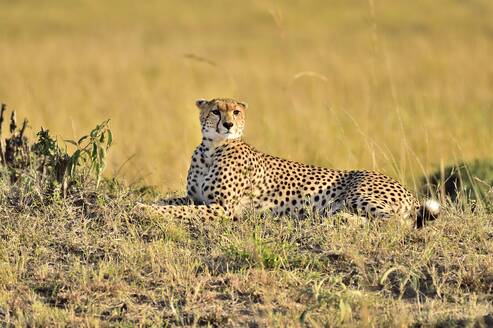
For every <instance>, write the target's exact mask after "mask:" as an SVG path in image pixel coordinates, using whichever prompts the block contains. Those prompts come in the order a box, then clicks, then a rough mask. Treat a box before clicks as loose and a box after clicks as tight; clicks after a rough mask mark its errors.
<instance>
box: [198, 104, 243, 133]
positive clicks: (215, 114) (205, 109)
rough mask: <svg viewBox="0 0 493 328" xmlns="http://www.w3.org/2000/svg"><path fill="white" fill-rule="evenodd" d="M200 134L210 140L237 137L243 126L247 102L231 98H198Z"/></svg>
mask: <svg viewBox="0 0 493 328" xmlns="http://www.w3.org/2000/svg"><path fill="white" fill-rule="evenodd" d="M196 105H197V107H198V108H199V109H200V125H201V126H202V135H203V136H204V137H205V138H210V139H212V140H225V139H237V138H240V137H241V135H242V134H243V128H244V127H245V110H246V108H247V104H245V103H244V102H240V101H236V100H233V99H220V98H217V99H212V100H204V99H199V100H197V101H196Z"/></svg>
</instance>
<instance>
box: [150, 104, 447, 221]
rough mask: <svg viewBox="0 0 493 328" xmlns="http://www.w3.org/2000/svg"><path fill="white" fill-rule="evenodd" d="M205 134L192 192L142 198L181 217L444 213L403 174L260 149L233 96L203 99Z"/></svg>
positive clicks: (191, 174)
mask: <svg viewBox="0 0 493 328" xmlns="http://www.w3.org/2000/svg"><path fill="white" fill-rule="evenodd" d="M196 104H197V107H198V108H199V109H200V122H201V127H202V135H203V139H202V142H201V143H200V145H198V147H197V148H196V149H195V152H194V154H193V156H192V161H191V164H190V169H189V171H188V178H187V196H186V197H184V198H176V199H167V200H163V201H161V202H160V204H155V205H141V207H143V208H150V209H152V210H155V211H158V212H159V213H161V214H163V215H171V216H174V217H177V218H185V217H189V216H199V217H201V218H203V219H213V218H216V217H218V216H230V217H235V218H239V217H241V216H242V215H243V214H244V213H245V212H246V211H248V210H254V211H260V212H271V213H273V214H275V215H287V216H292V217H304V216H306V215H307V214H308V213H317V214H320V215H323V216H328V215H332V214H334V213H337V212H339V211H341V210H345V211H348V212H350V213H354V214H357V215H361V216H365V217H369V218H383V219H386V218H390V217H392V216H401V217H409V216H413V217H415V218H416V217H418V225H419V218H421V219H422V220H423V221H422V222H424V220H425V219H427V218H434V217H436V215H437V214H438V207H437V206H436V203H433V204H432V205H430V204H431V203H429V202H428V203H429V204H428V203H426V204H428V205H426V206H425V205H423V206H420V204H419V203H418V201H417V200H416V198H415V197H414V196H413V195H412V194H411V193H410V192H409V191H407V190H406V189H405V188H404V187H403V186H402V185H401V184H400V183H398V182H397V181H396V180H394V179H392V178H390V177H388V176H385V175H383V174H380V173H377V172H371V171H360V170H335V169H329V168H324V167H317V166H313V165H307V164H303V163H299V162H294V161H288V160H285V159H281V158H278V157H275V156H271V155H268V154H264V153H262V152H259V151H257V150H256V149H254V148H253V147H252V146H250V145H249V144H247V143H245V142H244V141H243V140H242V139H241V136H242V134H243V129H244V126H245V111H246V108H247V105H246V104H245V103H242V102H238V101H236V100H233V99H213V100H210V101H207V100H198V101H197V103H196Z"/></svg>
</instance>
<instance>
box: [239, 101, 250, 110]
mask: <svg viewBox="0 0 493 328" xmlns="http://www.w3.org/2000/svg"><path fill="white" fill-rule="evenodd" d="M238 104H240V105H241V107H243V109H247V108H248V104H247V103H246V102H244V101H238Z"/></svg>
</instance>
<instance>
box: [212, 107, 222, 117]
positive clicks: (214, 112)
mask: <svg viewBox="0 0 493 328" xmlns="http://www.w3.org/2000/svg"><path fill="white" fill-rule="evenodd" d="M212 114H214V115H217V116H219V115H220V114H221V113H220V112H219V110H217V109H214V110H213V111H212Z"/></svg>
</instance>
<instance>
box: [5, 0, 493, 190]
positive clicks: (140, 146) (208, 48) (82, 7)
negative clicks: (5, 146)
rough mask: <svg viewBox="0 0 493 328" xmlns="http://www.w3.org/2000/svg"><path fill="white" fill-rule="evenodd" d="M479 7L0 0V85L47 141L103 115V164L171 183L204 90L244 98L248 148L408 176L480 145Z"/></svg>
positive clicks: (490, 40) (488, 8)
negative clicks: (106, 137) (106, 133)
mask: <svg viewBox="0 0 493 328" xmlns="http://www.w3.org/2000/svg"><path fill="white" fill-rule="evenodd" d="M491 17H493V2H492V1H488V0H476V1H467V2H466V1H455V0H438V1H424V0H418V1H393V0H369V1H347V0H344V1H343V0H340V1H321V0H319V1H284V2H281V1H242V2H239V1H235V2H232V1H218V0H213V1H157V0H150V1H140V2H136V1H116V0H111V1H96V0H77V1H54V0H49V1H2V2H0V100H1V101H3V102H6V103H7V104H8V105H9V106H10V108H12V109H16V110H17V111H18V115H19V117H24V116H25V117H28V118H29V120H30V124H31V126H32V131H31V133H33V132H35V131H37V130H38V129H39V127H40V126H43V127H45V128H49V129H50V130H51V131H53V133H55V134H56V135H58V136H59V139H60V140H61V139H63V138H72V137H77V136H79V135H81V134H83V133H86V132H87V131H88V130H89V129H90V128H92V127H93V126H95V125H96V124H97V123H98V122H100V121H102V120H104V119H106V118H110V119H111V126H112V129H113V131H114V138H115V141H116V144H115V146H114V149H113V150H112V152H111V153H110V155H111V165H110V167H109V169H108V171H107V173H108V174H115V173H118V174H120V175H123V176H125V177H126V178H128V181H129V182H142V183H151V184H157V185H159V186H160V187H161V188H162V189H163V190H177V189H178V190H183V189H184V187H183V184H184V182H185V178H186V171H187V169H188V162H189V159H190V155H191V153H192V151H193V149H194V147H195V145H196V144H197V143H199V141H200V131H199V124H198V115H197V110H196V109H195V107H194V101H195V99H197V98H213V97H235V98H239V99H241V100H244V101H246V102H248V103H249V111H248V121H247V123H248V125H247V133H246V139H247V140H248V141H249V142H250V143H252V144H253V145H255V146H256V147H257V148H258V149H260V150H262V151H265V152H268V153H272V154H275V155H278V156H282V157H285V158H289V159H293V160H298V161H304V162H309V163H313V164H318V165H324V166H330V167H338V168H366V169H377V170H380V171H382V172H385V173H387V174H390V175H392V176H395V177H398V178H400V179H402V180H405V181H406V184H407V185H408V186H409V187H411V188H413V187H415V185H414V184H415V183H416V182H417V178H418V177H419V176H420V175H422V174H423V173H424V172H429V171H430V170H432V169H434V168H436V166H437V165H438V164H439V163H440V162H444V163H448V162H454V161H457V160H459V159H464V160H469V159H473V158H482V157H490V156H491V154H493V143H492V142H491V140H492V137H493V127H492V125H493V123H492V122H493V92H492V91H493V65H492V60H491V58H492V56H491V54H493V20H492V19H491ZM124 163H126V164H125V165H124ZM122 165H123V166H122Z"/></svg>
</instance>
